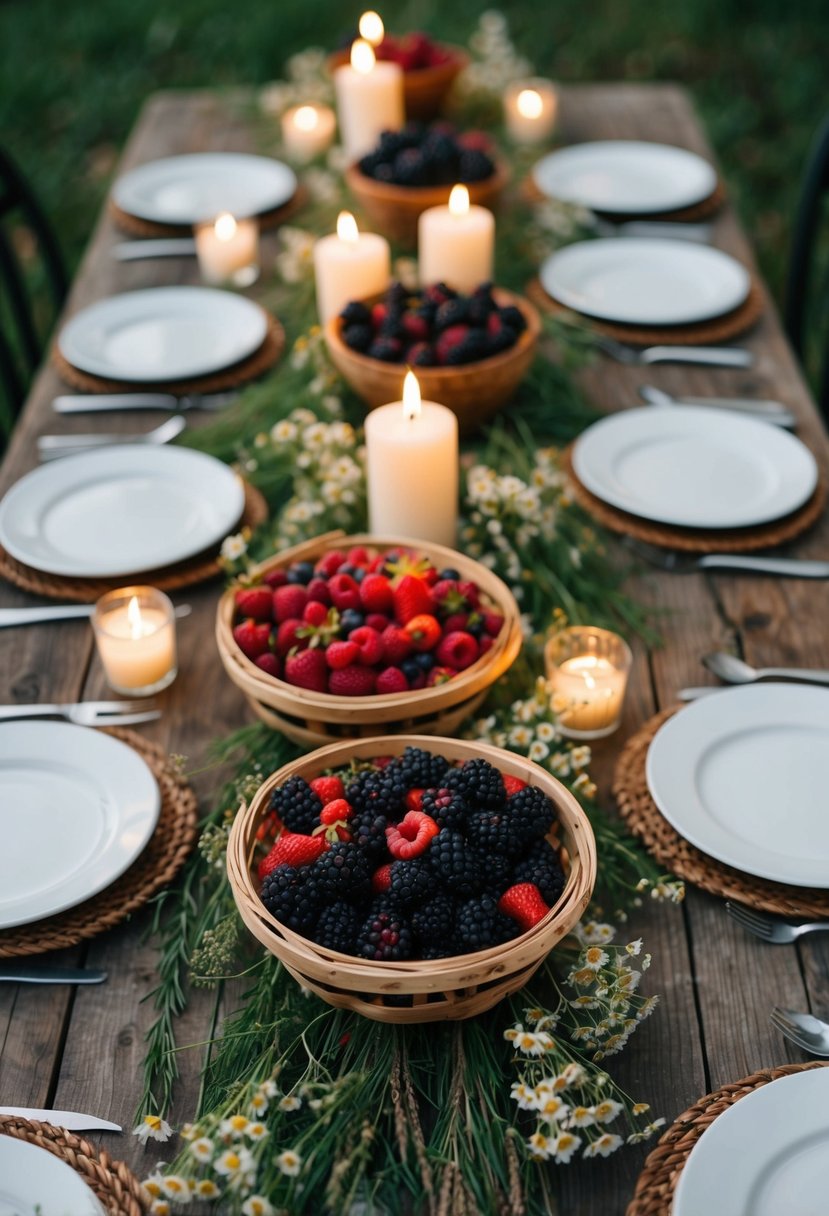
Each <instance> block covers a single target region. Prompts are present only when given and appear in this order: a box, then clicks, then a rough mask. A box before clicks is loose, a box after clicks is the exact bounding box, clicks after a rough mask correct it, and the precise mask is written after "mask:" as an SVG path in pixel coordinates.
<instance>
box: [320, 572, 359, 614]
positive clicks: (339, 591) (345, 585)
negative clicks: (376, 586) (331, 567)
mask: <svg viewBox="0 0 829 1216" xmlns="http://www.w3.org/2000/svg"><path fill="white" fill-rule="evenodd" d="M328 591H329V593H330V595H331V602H332V603H333V605H334V607H335V608H338V609H339V610H340V612H343V611H345V610H346V609H347V608H359V607H360V588H359V586H358V584H357V583H356V582H355V581H354V579H353V578H352V577H351V575H350V574H335V575H334V576H333V577H332V578H330V579H329V580H328Z"/></svg>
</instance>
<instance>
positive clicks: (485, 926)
mask: <svg viewBox="0 0 829 1216" xmlns="http://www.w3.org/2000/svg"><path fill="white" fill-rule="evenodd" d="M455 931H456V933H457V936H458V940H459V941H460V942H461V943H462V945H463V947H464V949H465V950H488V949H489V948H490V947H491V946H500V945H501V944H502V943H503V942H507V941H509V940H510V938H511V937H515V936H516V935H517V933H518V926H517V925H516V923H515V921H514V920H511V919H510V917H508V916H505V915H504V914H503V912H499V911H498V903H497V900H495V899H494V898H493V897H492V896H491V895H479V896H478V897H477V898H476V899H468V900H467V901H466V902H465V903H462V904H461V905H460V907H459V908H458V913H457V917H456V919H455Z"/></svg>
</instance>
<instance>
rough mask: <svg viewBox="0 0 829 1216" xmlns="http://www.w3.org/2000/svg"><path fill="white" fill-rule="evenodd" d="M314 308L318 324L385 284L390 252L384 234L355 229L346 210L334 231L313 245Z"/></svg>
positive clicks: (355, 226) (378, 291)
mask: <svg viewBox="0 0 829 1216" xmlns="http://www.w3.org/2000/svg"><path fill="white" fill-rule="evenodd" d="M314 276H315V279H316V285H317V312H318V313H319V319H320V322H321V324H323V325H324V324H325V322H326V321H329V320H330V319H331V317H335V316H336V315H337V313H338V312H339V311H340V309H341V308H343V307H344V306H345V305H346V304H347V303H348V302H349V300H364V299H366V298H367V297H368V296H373V295H378V294H379V293H380V292H382V291H385V289H386V287H388V284H389V279H390V277H391V253H390V251H389V243H388V241H387V240H386V239H385V237H382V236H378V235H377V234H376V233H375V232H358V230H357V221H356V220H355V219H354V216H353V215H352V214H351V213H350V212H349V211H341V212H340V214H339V216H338V217H337V232H336V234H332V235H331V236H324V237H322V238H321V239H320V240H318V241H317V242H316V244H315V245H314Z"/></svg>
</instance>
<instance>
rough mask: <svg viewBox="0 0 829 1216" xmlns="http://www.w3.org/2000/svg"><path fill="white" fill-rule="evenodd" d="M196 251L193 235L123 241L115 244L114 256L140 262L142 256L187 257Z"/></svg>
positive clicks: (120, 260) (125, 260) (118, 258)
mask: <svg viewBox="0 0 829 1216" xmlns="http://www.w3.org/2000/svg"><path fill="white" fill-rule="evenodd" d="M195 252H196V242H195V241H194V240H193V238H192V237H181V238H180V239H165V240H160V241H121V242H120V243H119V244H118V245H113V247H112V256H113V257H114V258H115V259H116V260H117V261H119V262H138V261H141V259H142V258H187V257H193V256H194V255H195Z"/></svg>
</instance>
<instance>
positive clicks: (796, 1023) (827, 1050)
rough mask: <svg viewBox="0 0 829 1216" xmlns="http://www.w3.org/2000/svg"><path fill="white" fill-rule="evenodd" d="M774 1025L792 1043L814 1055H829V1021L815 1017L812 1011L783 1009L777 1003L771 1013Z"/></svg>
mask: <svg viewBox="0 0 829 1216" xmlns="http://www.w3.org/2000/svg"><path fill="white" fill-rule="evenodd" d="M769 1020H770V1021H771V1024H772V1026H776V1027H777V1029H778V1030H779V1031H780V1033H781V1034H782V1035H784V1036H785V1037H786V1038H787V1039H790V1040H791V1041H792V1043H794V1044H796V1046H798V1047H800V1048H802V1049H803V1051H807V1052H809V1053H810V1054H811V1055H813V1056H829V1023H827V1022H822V1021H821V1019H820V1018H816V1017H813V1016H812V1014H811V1013H798V1012H797V1010H796V1009H781V1008H780V1006H779V1005H775V1006H774V1008H773V1009H772V1011H771V1014H770V1015H769Z"/></svg>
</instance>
